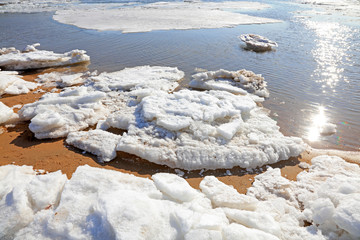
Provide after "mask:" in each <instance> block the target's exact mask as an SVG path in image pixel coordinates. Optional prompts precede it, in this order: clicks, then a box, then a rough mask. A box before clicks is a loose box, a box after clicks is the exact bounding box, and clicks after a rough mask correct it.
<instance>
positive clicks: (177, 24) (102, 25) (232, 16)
mask: <svg viewBox="0 0 360 240" xmlns="http://www.w3.org/2000/svg"><path fill="white" fill-rule="evenodd" d="M252 5H254V6H252ZM266 7H269V6H268V5H265V4H260V3H256V4H254V3H253V2H251V3H250V2H245V3H241V2H240V3H237V2H236V3H235V2H222V3H206V2H196V3H189V2H176V3H170V2H165V3H163V2H162V3H152V4H145V5H142V6H135V7H126V8H120V9H102V10H99V9H86V10H81V9H78V10H60V11H57V12H56V14H55V15H54V16H53V18H54V19H55V20H56V21H59V22H61V23H65V24H72V25H75V26H77V27H80V28H86V29H96V30H100V31H107V30H110V31H114V30H118V31H122V32H123V33H130V32H149V31H154V30H171V29H181V30H185V29H201V28H223V27H234V26H236V25H239V24H260V23H274V22H279V21H278V20H275V19H269V18H261V17H254V16H249V15H245V14H239V13H235V12H230V11H223V10H220V9H237V10H240V9H244V10H249V9H252V10H254V9H261V8H266Z"/></svg>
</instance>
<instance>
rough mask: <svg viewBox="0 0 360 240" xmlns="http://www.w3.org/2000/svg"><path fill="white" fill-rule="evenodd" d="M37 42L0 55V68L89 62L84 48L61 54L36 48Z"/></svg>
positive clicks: (29, 67) (18, 68)
mask: <svg viewBox="0 0 360 240" xmlns="http://www.w3.org/2000/svg"><path fill="white" fill-rule="evenodd" d="M36 46H39V44H34V45H29V46H27V47H26V48H25V50H27V51H26V52H10V53H7V54H2V55H0V68H3V69H6V70H27V69H36V68H47V67H58V66H66V65H73V64H78V63H84V62H89V61H90V57H89V56H88V55H86V54H85V53H86V51H84V50H78V49H76V50H72V51H70V52H66V53H63V54H60V53H54V52H52V51H46V50H37V49H36V48H35V47H36Z"/></svg>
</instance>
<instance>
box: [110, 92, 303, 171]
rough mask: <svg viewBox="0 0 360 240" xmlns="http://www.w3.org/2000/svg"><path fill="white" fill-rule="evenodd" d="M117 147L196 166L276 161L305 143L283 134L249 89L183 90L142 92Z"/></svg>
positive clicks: (173, 164)
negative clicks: (244, 91)
mask: <svg viewBox="0 0 360 240" xmlns="http://www.w3.org/2000/svg"><path fill="white" fill-rule="evenodd" d="M119 114H121V113H119ZM117 150H118V151H123V152H128V153H131V154H134V155H137V156H139V157H141V158H143V159H146V160H149V161H151V162H154V163H157V164H162V165H167V166H169V167H172V168H180V169H186V170H195V169H216V168H232V167H234V166H240V167H243V168H254V167H257V166H262V165H264V164H269V163H275V162H278V161H280V160H286V159H288V158H289V157H291V156H297V155H299V154H300V153H301V152H302V151H303V150H304V144H303V142H302V140H301V139H299V138H294V137H285V136H284V135H282V134H281V133H280V131H279V127H278V126H276V122H275V121H274V120H272V119H271V118H270V117H268V116H267V115H266V113H264V111H262V109H261V108H259V107H257V106H256V103H255V102H254V100H253V99H252V98H251V97H250V96H248V95H233V94H231V93H228V92H224V91H209V92H198V91H191V90H181V91H179V92H174V93H173V94H168V93H164V92H162V93H157V94H153V95H150V96H147V97H145V98H143V99H142V100H141V102H140V103H139V104H138V106H137V108H136V111H135V122H131V123H130V125H129V127H128V132H127V133H125V134H123V136H122V137H121V139H120V142H119V144H118V146H117Z"/></svg>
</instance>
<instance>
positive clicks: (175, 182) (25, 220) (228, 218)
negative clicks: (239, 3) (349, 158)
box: [0, 156, 360, 240]
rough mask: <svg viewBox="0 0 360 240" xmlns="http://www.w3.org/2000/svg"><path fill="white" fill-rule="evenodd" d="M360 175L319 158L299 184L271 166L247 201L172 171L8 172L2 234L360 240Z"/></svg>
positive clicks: (0, 203)
mask: <svg viewBox="0 0 360 240" xmlns="http://www.w3.org/2000/svg"><path fill="white" fill-rule="evenodd" d="M359 178H360V168H359V166H358V165H355V164H350V163H347V162H345V161H344V160H342V159H341V158H338V157H330V156H320V157H316V158H314V159H313V160H312V166H310V168H309V171H308V172H307V171H303V172H301V173H300V174H299V175H298V179H297V181H289V180H287V179H285V178H283V177H282V176H281V173H280V169H272V168H269V169H268V170H267V171H266V172H265V173H263V174H260V175H258V176H256V177H255V182H254V184H253V186H252V187H250V188H249V189H248V192H247V194H246V195H245V194H239V193H238V192H237V191H236V190H235V189H233V188H232V187H231V186H227V185H226V184H224V183H221V182H220V181H219V180H218V179H217V178H215V177H213V176H207V177H205V178H204V179H203V180H202V182H201V183H200V191H199V190H195V189H193V188H192V187H190V186H189V184H188V183H187V182H186V181H185V180H184V179H182V178H181V177H179V176H177V175H175V174H168V173H158V174H155V175H153V176H152V179H153V180H150V179H147V178H139V177H135V176H133V175H129V174H125V173H120V172H116V171H112V170H105V169H99V168H92V167H89V166H80V167H78V169H77V170H76V172H75V173H74V174H73V175H72V178H71V179H70V180H68V181H66V180H65V179H66V177H65V175H62V174H61V173H60V172H55V173H50V174H47V175H36V172H35V171H33V170H32V168H31V167H26V166H23V167H19V166H9V165H8V166H2V167H0V183H1V184H0V209H1V211H2V212H3V213H7V214H2V215H1V216H0V234H1V237H2V238H5V239H54V238H59V239H60V238H61V239H64V238H66V239H130V238H131V239H153V238H156V239H220V240H221V239H241V238H246V239H249V238H251V239H283V240H296V239H311V240H325V239H327V240H331V239H358V238H359V237H360V232H359V229H360V228H359V225H360V218H359V214H360V209H359V205H360V197H359V196H360V191H359V189H360V185H359V184H360V181H359V180H360V179H359ZM228 197H229V198H228ZM229 203H231V204H229ZM250 203H251V207H250V208H249V207H246V206H250V205H248V204H250ZM243 206H244V207H243ZM304 222H307V224H306V225H305V224H304Z"/></svg>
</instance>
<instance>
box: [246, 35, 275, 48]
mask: <svg viewBox="0 0 360 240" xmlns="http://www.w3.org/2000/svg"><path fill="white" fill-rule="evenodd" d="M239 38H240V40H241V41H243V42H245V43H246V47H247V48H248V49H251V50H253V51H256V52H263V51H269V50H271V49H273V48H275V47H277V46H278V45H277V43H276V42H274V41H271V40H269V39H267V38H266V37H263V36H260V35H256V34H243V35H241V36H239Z"/></svg>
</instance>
